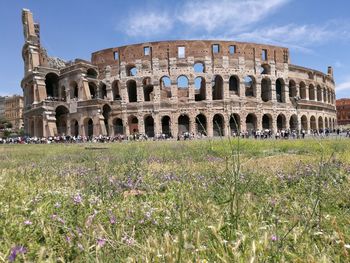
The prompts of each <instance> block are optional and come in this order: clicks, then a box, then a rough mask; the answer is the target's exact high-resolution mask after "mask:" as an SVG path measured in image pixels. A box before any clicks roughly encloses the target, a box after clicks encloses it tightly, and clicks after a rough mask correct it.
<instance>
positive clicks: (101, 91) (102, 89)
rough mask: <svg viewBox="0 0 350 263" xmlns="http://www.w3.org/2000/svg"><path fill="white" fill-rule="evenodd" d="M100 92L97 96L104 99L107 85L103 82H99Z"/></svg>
mask: <svg viewBox="0 0 350 263" xmlns="http://www.w3.org/2000/svg"><path fill="white" fill-rule="evenodd" d="M99 90H100V92H99V98H100V99H103V100H106V99H107V86H106V84H104V83H101V84H100V89H99Z"/></svg>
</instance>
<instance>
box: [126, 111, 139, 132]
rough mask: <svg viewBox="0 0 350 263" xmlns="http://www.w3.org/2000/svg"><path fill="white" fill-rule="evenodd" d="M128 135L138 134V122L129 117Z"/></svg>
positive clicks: (134, 118) (133, 117)
mask: <svg viewBox="0 0 350 263" xmlns="http://www.w3.org/2000/svg"><path fill="white" fill-rule="evenodd" d="M128 123H129V131H130V134H137V133H138V132H139V120H138V119H137V118H136V117H135V116H133V115H131V116H130V117H129V119H128Z"/></svg>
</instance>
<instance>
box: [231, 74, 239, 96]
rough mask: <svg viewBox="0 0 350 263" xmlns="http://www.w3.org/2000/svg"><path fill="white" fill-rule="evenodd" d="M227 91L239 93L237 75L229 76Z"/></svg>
mask: <svg viewBox="0 0 350 263" xmlns="http://www.w3.org/2000/svg"><path fill="white" fill-rule="evenodd" d="M229 91H230V93H232V94H234V95H238V94H239V78H238V77H237V76H231V77H230V80H229Z"/></svg>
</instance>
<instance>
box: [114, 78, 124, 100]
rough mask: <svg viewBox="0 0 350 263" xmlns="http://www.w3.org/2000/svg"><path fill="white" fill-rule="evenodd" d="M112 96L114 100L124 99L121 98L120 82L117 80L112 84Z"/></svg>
mask: <svg viewBox="0 0 350 263" xmlns="http://www.w3.org/2000/svg"><path fill="white" fill-rule="evenodd" d="M112 95H113V100H122V97H121V96H120V89H119V81H118V80H116V81H114V82H113V83H112Z"/></svg>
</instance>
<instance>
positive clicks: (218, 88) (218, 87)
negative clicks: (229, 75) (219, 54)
mask: <svg viewBox="0 0 350 263" xmlns="http://www.w3.org/2000/svg"><path fill="white" fill-rule="evenodd" d="M223 84H224V81H223V79H222V77H221V76H220V75H216V76H215V78H214V79H213V83H212V85H213V86H212V95H213V100H222V99H223V98H224V88H223Z"/></svg>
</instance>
